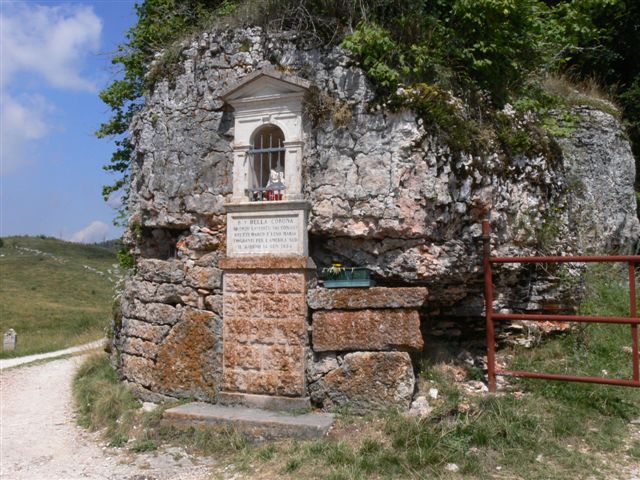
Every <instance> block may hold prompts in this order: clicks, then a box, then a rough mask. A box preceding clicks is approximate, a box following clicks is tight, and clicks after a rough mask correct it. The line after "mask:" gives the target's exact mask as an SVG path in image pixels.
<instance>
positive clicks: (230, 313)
mask: <svg viewBox="0 0 640 480" xmlns="http://www.w3.org/2000/svg"><path fill="white" fill-rule="evenodd" d="M220 267H221V268H222V269H223V270H224V276H223V292H224V295H223V318H224V328H223V339H224V340H223V350H224V354H223V380H222V390H223V392H226V393H243V394H259V395H270V396H281V397H303V396H305V393H306V383H305V357H306V349H307V348H308V337H307V303H306V289H307V288H306V286H307V272H308V271H309V269H311V268H313V265H312V264H311V263H310V261H309V259H308V258H307V257H302V256H290V257H277V256H268V255H266V256H264V255H263V256H257V257H247V256H243V257H227V258H225V259H222V260H221V261H220ZM227 397H232V396H230V395H227ZM233 398H234V399H235V400H234V401H235V402H237V395H235V396H233Z"/></svg>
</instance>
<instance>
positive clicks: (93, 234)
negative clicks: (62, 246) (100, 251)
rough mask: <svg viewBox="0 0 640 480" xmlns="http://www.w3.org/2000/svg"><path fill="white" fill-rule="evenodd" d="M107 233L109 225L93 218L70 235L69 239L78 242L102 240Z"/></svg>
mask: <svg viewBox="0 0 640 480" xmlns="http://www.w3.org/2000/svg"><path fill="white" fill-rule="evenodd" d="M108 233H109V225H107V224H106V223H104V222H101V221H99V220H94V221H93V222H91V223H90V224H89V225H87V226H86V227H84V228H83V229H82V230H78V231H77V232H76V233H74V234H73V235H71V238H70V239H69V240H70V241H72V242H78V243H92V242H102V241H103V240H105V239H106V238H107V234H108Z"/></svg>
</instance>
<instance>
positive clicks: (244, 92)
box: [220, 68, 311, 105]
mask: <svg viewBox="0 0 640 480" xmlns="http://www.w3.org/2000/svg"><path fill="white" fill-rule="evenodd" d="M310 86H311V83H310V82H309V81H307V80H305V79H303V78H300V77H297V76H295V75H291V74H288V73H285V72H281V71H278V70H275V69H273V68H263V69H261V70H256V71H255V72H253V73H251V74H249V75H247V76H246V77H244V78H243V79H242V80H241V81H239V82H236V83H234V84H232V85H230V86H229V87H227V88H226V89H225V90H223V92H222V94H221V95H220V98H222V99H223V100H224V101H225V102H228V103H230V104H231V105H234V104H240V103H252V102H255V101H265V100H271V99H278V98H283V97H285V98H286V97H297V96H302V95H303V94H304V93H305V92H306V91H307V89H308V88H309V87H310Z"/></svg>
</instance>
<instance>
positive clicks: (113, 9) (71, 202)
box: [0, 0, 135, 242]
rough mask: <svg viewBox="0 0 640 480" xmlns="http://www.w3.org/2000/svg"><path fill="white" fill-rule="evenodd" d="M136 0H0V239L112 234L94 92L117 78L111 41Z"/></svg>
mask: <svg viewBox="0 0 640 480" xmlns="http://www.w3.org/2000/svg"><path fill="white" fill-rule="evenodd" d="M134 3H135V2H134V1H129V0H103V1H80V2H78V1H76V2H53V1H51V2H43V1H27V2H13V1H11V2H9V1H5V0H0V50H1V51H0V117H1V121H0V236H7V235H21V234H29V235H35V234H45V235H51V236H55V237H60V238H64V239H67V240H73V241H80V242H94V241H101V240H103V239H110V238H115V237H118V236H119V235H120V233H121V231H120V230H119V229H118V228H117V227H115V226H113V225H112V220H113V218H114V217H115V211H114V209H113V206H116V205H117V200H116V199H112V201H111V202H109V203H110V204H111V205H109V204H107V203H105V202H104V201H103V199H102V194H101V190H102V186H103V185H105V184H108V183H111V182H112V177H111V175H110V174H108V173H106V172H104V171H103V170H102V166H103V165H104V164H106V163H107V162H108V161H109V158H110V157H111V153H112V151H113V149H114V146H113V143H112V142H110V141H109V140H105V139H103V140H100V139H97V138H96V137H95V135H94V132H95V131H96V130H97V128H98V127H99V125H100V123H101V122H103V121H105V120H106V119H107V118H108V117H109V109H108V107H107V106H106V105H104V104H103V103H102V101H101V100H100V98H99V97H98V93H99V91H100V90H101V89H102V88H104V86H106V85H107V84H108V83H109V82H110V81H112V80H113V79H114V78H117V77H118V76H119V72H118V71H117V70H116V69H115V67H114V66H113V65H111V55H112V54H113V53H114V52H115V51H116V46H117V45H118V44H119V43H122V42H123V41H124V40H125V34H126V31H127V30H128V29H129V28H130V27H131V25H133V23H135V12H134V8H133V6H134Z"/></svg>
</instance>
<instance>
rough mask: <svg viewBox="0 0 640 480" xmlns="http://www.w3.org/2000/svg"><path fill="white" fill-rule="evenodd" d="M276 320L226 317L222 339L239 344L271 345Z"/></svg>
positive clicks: (273, 339) (273, 338)
mask: <svg viewBox="0 0 640 480" xmlns="http://www.w3.org/2000/svg"><path fill="white" fill-rule="evenodd" d="M275 328H276V320H273V319H257V318H240V317H226V318H225V320H224V338H225V342H226V341H227V340H232V341H234V342H239V343H273V342H274V341H275Z"/></svg>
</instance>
